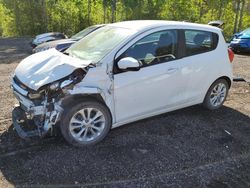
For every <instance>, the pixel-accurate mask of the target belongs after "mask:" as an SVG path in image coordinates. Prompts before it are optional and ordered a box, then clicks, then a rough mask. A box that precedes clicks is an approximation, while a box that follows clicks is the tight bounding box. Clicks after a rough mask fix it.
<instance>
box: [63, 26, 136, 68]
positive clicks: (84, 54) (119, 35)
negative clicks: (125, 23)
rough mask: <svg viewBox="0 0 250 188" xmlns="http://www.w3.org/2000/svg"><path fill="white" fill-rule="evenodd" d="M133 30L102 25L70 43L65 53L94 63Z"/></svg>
mask: <svg viewBox="0 0 250 188" xmlns="http://www.w3.org/2000/svg"><path fill="white" fill-rule="evenodd" d="M135 32H136V31H135V30H131V29H126V28H119V27H112V26H106V27H102V28H100V29H98V30H96V31H94V32H92V33H90V34H89V35H87V36H86V37H84V38H83V39H82V40H80V41H79V42H77V43H75V44H74V45H72V46H71V47H70V48H69V49H68V50H67V51H66V53H68V54H69V55H70V56H72V57H77V58H80V59H83V60H91V61H92V63H93V64H95V63H97V62H99V61H100V60H101V59H102V58H103V57H104V56H105V55H107V54H108V53H109V52H110V51H111V50H112V49H114V48H115V47H116V46H117V45H118V44H119V43H120V42H122V41H123V40H125V39H126V38H128V37H129V36H131V35H133V34H134V33H135Z"/></svg>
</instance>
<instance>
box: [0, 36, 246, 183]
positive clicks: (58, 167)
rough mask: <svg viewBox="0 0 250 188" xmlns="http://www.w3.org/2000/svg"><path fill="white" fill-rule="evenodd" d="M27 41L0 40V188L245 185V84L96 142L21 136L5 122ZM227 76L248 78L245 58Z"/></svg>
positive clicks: (9, 123)
mask: <svg viewBox="0 0 250 188" xmlns="http://www.w3.org/2000/svg"><path fill="white" fill-rule="evenodd" d="M29 40H30V39H28V38H26V39H22V38H21V39H20V38H18V39H15V38H12V39H0V111H1V113H0V187H16V186H25V185H26V186H28V187H34V186H37V187H42V186H46V187H48V186H50V187H174V188H175V187H208V188H224V187H237V188H238V187H250V86H249V85H248V84H246V83H234V84H233V86H232V88H231V91H230V94H229V97H228V100H227V101H226V103H225V106H224V107H223V108H221V109H219V110H217V111H213V112H211V111H208V110H205V109H203V108H202V107H201V106H199V105H197V106H193V107H189V108H185V109H182V110H178V111H174V112H170V113H166V114H163V115H160V116H156V117H153V118H148V119H145V120H142V121H138V122H135V123H131V124H129V125H125V126H122V127H120V128H117V129H114V130H112V131H111V132H110V133H109V135H108V137H107V138H106V139H105V140H104V141H103V142H102V143H100V144H98V145H96V146H93V147H87V148H74V147H72V146H69V145H68V144H67V143H66V142H65V141H64V140H63V139H62V138H61V137H60V136H58V137H48V138H46V139H43V140H32V141H24V140H21V139H19V138H18V136H17V135H16V134H15V132H14V130H13V127H12V125H11V119H10V118H11V113H10V112H11V108H12V106H13V105H14V104H15V100H14V97H13V96H12V94H11V89H10V88H9V75H10V74H11V72H12V71H13V70H14V68H15V67H16V65H17V64H18V62H19V61H20V60H21V59H22V58H23V57H25V56H27V55H28V52H29V51H30V49H29V47H28V45H27V43H28V42H29ZM234 74H235V75H240V76H243V77H245V78H248V79H250V56H247V55H236V57H235V60H234Z"/></svg>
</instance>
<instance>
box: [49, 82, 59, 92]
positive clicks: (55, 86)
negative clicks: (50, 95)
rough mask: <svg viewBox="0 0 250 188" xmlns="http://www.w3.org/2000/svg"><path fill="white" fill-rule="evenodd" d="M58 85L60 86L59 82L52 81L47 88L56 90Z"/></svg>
mask: <svg viewBox="0 0 250 188" xmlns="http://www.w3.org/2000/svg"><path fill="white" fill-rule="evenodd" d="M59 86H60V82H54V83H52V84H51V85H50V86H49V88H50V89H51V90H53V91H54V90H57V89H58V88H59Z"/></svg>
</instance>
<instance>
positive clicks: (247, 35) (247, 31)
mask: <svg viewBox="0 0 250 188" xmlns="http://www.w3.org/2000/svg"><path fill="white" fill-rule="evenodd" d="M238 38H240V39H249V38H250V28H247V29H245V30H244V31H242V32H241V33H240V34H239V35H238Z"/></svg>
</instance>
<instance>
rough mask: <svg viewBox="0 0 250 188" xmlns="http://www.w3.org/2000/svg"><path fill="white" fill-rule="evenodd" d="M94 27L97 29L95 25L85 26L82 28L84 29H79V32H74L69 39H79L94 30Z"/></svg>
mask: <svg viewBox="0 0 250 188" xmlns="http://www.w3.org/2000/svg"><path fill="white" fill-rule="evenodd" d="M96 29H98V27H96V26H92V27H87V28H86V29H84V30H82V31H80V32H79V33H76V34H75V35H73V36H72V37H71V39H74V40H80V39H82V38H83V37H85V36H87V35H88V34H89V33H91V32H92V31H94V30H96Z"/></svg>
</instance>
